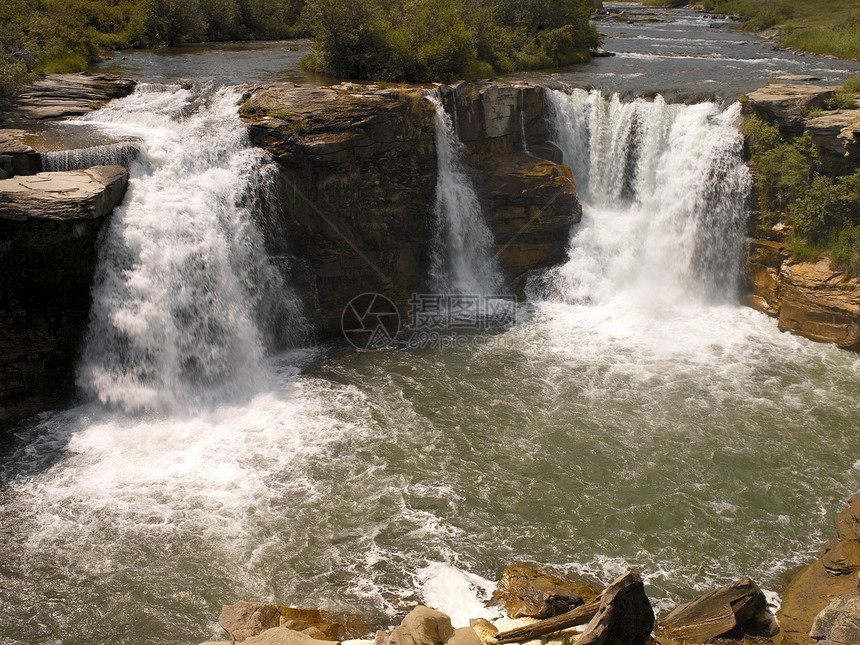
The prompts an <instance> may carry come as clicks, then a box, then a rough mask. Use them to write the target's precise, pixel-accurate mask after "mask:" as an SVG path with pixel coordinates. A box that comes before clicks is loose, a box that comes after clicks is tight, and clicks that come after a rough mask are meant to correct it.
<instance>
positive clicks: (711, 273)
mask: <svg viewBox="0 0 860 645" xmlns="http://www.w3.org/2000/svg"><path fill="white" fill-rule="evenodd" d="M547 96H548V110H549V119H550V123H551V128H552V130H553V133H552V134H553V136H554V139H555V141H556V143H557V145H558V146H559V147H560V148H561V149H562V151H563V153H564V159H565V163H567V164H568V165H569V166H570V167H571V169H572V171H573V175H574V178H575V180H576V184H577V187H578V189H579V195H580V200H581V201H582V204H583V221H582V223H581V224H580V225H579V226H578V227H577V228H576V229H575V231H574V235H573V239H572V242H571V250H570V259H569V261H568V263H567V264H566V265H565V266H564V267H562V268H560V269H558V270H557V271H554V272H553V275H552V276H551V277H550V282H552V283H553V286H552V288H551V290H552V292H553V293H554V297H557V298H561V299H563V300H566V301H568V302H603V303H606V302H610V301H619V302H623V303H625V306H626V305H630V304H631V303H636V304H638V305H642V306H645V307H656V308H659V307H661V306H672V304H673V303H677V302H679V301H685V300H690V299H692V300H694V301H697V302H698V301H706V302H707V301H733V300H736V298H737V288H738V279H739V276H740V275H741V260H742V257H741V254H742V250H743V237H744V234H745V225H746V221H747V217H748V209H747V207H746V199H747V195H748V193H749V189H750V186H751V180H750V176H749V171H748V169H747V168H746V166H745V165H744V162H743V158H742V154H741V153H742V148H743V138H742V136H741V134H740V132H739V131H738V130H737V128H736V127H735V122H736V121H737V119H738V117H739V114H740V106H739V105H738V104H735V105H734V106H732V107H730V108H728V109H727V110H721V109H720V108H719V107H718V106H717V105H716V104H713V103H700V104H696V105H668V104H666V103H665V101H663V99H662V98H660V97H657V99H656V100H654V101H653V102H647V101H644V100H641V99H640V100H636V101H633V102H630V103H622V102H621V101H620V99H619V98H618V96H613V97H612V98H611V99H610V100H608V101H607V100H606V99H604V98H603V97H602V96H601V95H600V93H599V92H597V91H592V92H585V91H583V90H574V91H573V92H572V93H571V94H566V93H564V92H561V91H558V90H555V91H550V92H548V94H547Z"/></svg>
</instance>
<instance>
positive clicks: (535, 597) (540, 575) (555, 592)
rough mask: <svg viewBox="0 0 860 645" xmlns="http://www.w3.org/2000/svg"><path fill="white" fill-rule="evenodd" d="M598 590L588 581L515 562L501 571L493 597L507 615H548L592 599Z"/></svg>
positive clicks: (560, 612) (556, 613) (536, 616)
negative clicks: (557, 574)
mask: <svg viewBox="0 0 860 645" xmlns="http://www.w3.org/2000/svg"><path fill="white" fill-rule="evenodd" d="M598 593H599V591H598V590H597V589H595V588H594V587H593V586H592V585H590V584H588V583H585V582H580V583H576V582H571V581H570V580H565V579H564V578H561V577H559V576H556V575H553V574H551V573H545V572H539V571H536V570H535V569H533V568H531V567H530V566H528V565H526V564H523V563H521V562H518V563H516V564H511V565H509V566H507V567H505V569H504V571H502V576H501V578H500V580H499V585H498V587H497V588H496V590H495V591H494V592H493V601H494V602H495V603H497V604H499V605H501V606H502V607H504V608H505V611H506V612H507V614H508V616H509V617H510V618H523V617H529V618H549V617H551V616H557V615H559V614H563V613H565V612H568V611H570V610H571V609H573V608H574V607H578V606H579V605H582V604H583V603H585V602H590V601H592V600H594V598H596V597H597V595H598Z"/></svg>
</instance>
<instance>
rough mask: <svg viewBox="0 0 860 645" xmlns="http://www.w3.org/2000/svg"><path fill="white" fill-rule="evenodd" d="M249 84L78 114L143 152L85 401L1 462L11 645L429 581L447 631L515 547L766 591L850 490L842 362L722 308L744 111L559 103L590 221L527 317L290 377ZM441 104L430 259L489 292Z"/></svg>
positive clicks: (308, 352) (486, 589)
mask: <svg viewBox="0 0 860 645" xmlns="http://www.w3.org/2000/svg"><path fill="white" fill-rule="evenodd" d="M240 96H241V91H239V90H237V89H224V88H222V89H216V88H212V87H197V88H193V89H182V88H181V87H179V86H176V85H164V86H159V85H149V86H147V85H144V86H142V87H141V88H139V89H138V90H137V91H136V93H135V94H133V95H132V96H130V97H128V98H127V99H123V100H120V101H116V102H114V103H112V104H110V106H109V107H108V108H106V109H104V110H102V111H100V112H96V113H94V114H92V115H91V116H90V117H89V120H90V121H91V122H92V123H94V124H97V125H98V127H101V128H104V129H105V130H106V131H107V132H109V133H110V134H112V135H116V136H117V137H120V138H122V137H128V136H135V137H137V138H139V140H140V154H139V155H138V157H137V159H136V160H135V161H133V162H132V163H131V168H132V180H131V184H130V193H129V195H128V196H127V198H126V200H125V202H124V204H123V206H122V207H121V209H119V210H118V211H117V212H116V213H115V215H114V218H113V222H112V225H111V226H110V228H109V229H107V230H106V231H105V235H104V240H103V242H102V247H101V251H102V256H101V263H100V267H99V272H98V280H97V282H96V284H95V286H94V291H93V296H94V301H95V308H94V311H93V319H92V326H91V334H90V338H89V340H88V343H87V348H86V351H85V354H84V357H83V360H82V362H81V364H80V372H79V380H80V383H81V385H82V387H83V388H84V389H85V391H86V392H88V393H89V396H90V402H89V403H86V404H83V405H81V406H79V407H77V408H75V409H72V410H68V411H64V412H51V413H45V414H42V415H40V416H39V417H37V418H35V419H33V420H32V421H31V422H30V424H29V425H26V426H22V427H21V429H20V431H19V435H20V439H19V441H18V442H17V443H16V444H15V446H14V450H13V451H12V452H11V454H7V455H3V456H2V458H0V504H2V506H0V554H2V556H0V616H3V618H4V620H2V621H0V642H2V643H4V645H5V644H6V643H9V644H10V645H13V644H14V645H18V644H22V645H23V644H27V645H29V644H32V643H65V642H75V643H78V642H81V643H83V642H91V643H113V644H122V643H128V644H139V643H147V644H157V643H164V644H171V645H175V644H179V643H184V644H187V643H199V642H203V641H207V640H220V639H223V638H225V634H224V633H223V631H222V630H221V629H220V628H219V627H218V625H217V619H218V615H219V612H220V608H221V605H222V604H230V603H233V602H236V601H238V600H252V601H276V602H278V603H280V604H284V605H295V606H302V607H320V608H325V609H330V610H340V611H348V612H352V613H358V614H362V615H364V616H366V617H368V618H369V619H370V620H372V621H376V622H378V623H379V624H380V625H386V624H390V623H391V622H393V621H395V620H396V619H397V618H398V617H399V616H401V615H402V614H403V613H404V612H405V611H407V610H408V609H409V608H410V607H411V606H412V605H414V604H415V603H418V602H424V603H428V604H430V605H432V606H434V607H437V608H438V609H441V610H443V611H448V612H450V613H451V615H452V617H453V619H454V622H455V625H458V626H459V625H464V624H468V619H469V618H472V617H476V616H478V615H485V616H489V617H492V616H493V610H491V609H487V608H486V607H484V604H483V601H484V600H485V599H486V598H487V597H488V595H489V594H490V593H491V591H492V589H493V582H492V581H493V580H496V579H497V575H498V573H499V572H500V571H501V569H502V567H504V566H505V565H506V564H509V563H510V562H513V561H516V560H526V561H532V562H537V563H545V564H549V565H552V566H554V567H556V568H558V569H559V570H561V571H563V572H567V573H570V574H581V575H585V576H589V577H592V578H594V579H596V580H598V581H601V582H606V581H607V580H608V579H610V578H612V577H613V576H615V575H617V574H618V573H620V572H622V571H624V570H625V569H626V568H628V567H633V568H636V569H638V570H639V571H640V572H641V573H642V575H643V577H644V579H645V581H646V587H647V591H648V594H649V596H650V598H651V599H652V600H653V602H654V603H655V605H656V606H657V608H658V609H659V610H665V609H666V608H668V607H671V606H673V605H674V604H675V603H677V602H678V601H680V600H686V599H688V598H690V597H692V596H693V595H694V594H696V593H699V592H704V591H707V590H710V589H712V588H713V587H714V586H715V585H718V584H725V583H728V582H730V581H731V580H733V579H736V578H737V577H740V576H743V575H748V576H751V577H752V578H754V579H755V580H756V581H757V582H758V583H759V584H760V585H761V586H763V587H765V588H767V589H771V590H776V589H778V588H779V586H780V584H781V580H782V578H783V576H784V575H785V574H786V572H788V571H790V570H792V569H793V568H794V567H796V566H798V565H800V564H802V563H804V562H807V561H808V560H809V558H810V556H812V555H813V554H814V553H815V552H816V551H817V550H818V549H819V548H820V545H821V544H822V542H823V540H824V539H825V538H826V537H828V536H829V535H830V534H831V533H832V516H833V513H834V512H835V511H836V510H837V509H839V508H840V505H841V500H842V499H844V498H845V497H846V496H847V495H849V494H851V493H853V492H855V491H856V490H857V489H860V462H858V461H857V457H856V456H857V455H858V454H860V436H858V433H857V432H856V428H857V427H858V425H860V410H858V407H857V403H856V402H857V400H858V399H860V358H858V357H857V356H856V355H855V354H850V353H847V352H841V351H839V350H837V349H835V348H834V347H830V346H826V345H818V344H815V343H811V342H809V341H806V340H803V339H800V338H797V337H794V336H791V335H787V334H781V333H779V332H778V331H777V328H776V325H775V323H774V322H773V321H772V320H771V319H769V318H767V317H765V316H763V315H761V314H758V313H756V312H754V311H752V310H750V309H745V308H742V307H740V306H738V305H737V304H736V300H735V298H734V294H735V292H736V287H737V284H736V275H737V267H738V263H739V261H740V254H741V252H742V251H741V240H742V229H743V219H744V200H745V198H746V193H747V190H748V182H749V178H748V176H747V174H746V170H745V168H744V167H743V164H742V163H741V159H740V149H739V145H740V137H739V134H738V132H737V130H736V128H735V127H734V120H735V117H736V112H737V108H736V107H730V108H727V109H721V108H720V107H719V106H717V105H715V104H711V103H702V104H697V105H686V106H684V105H669V104H666V103H665V102H663V101H662V100H661V99H659V98H658V99H657V100H655V101H651V102H645V101H635V102H632V103H623V102H621V101H619V100H618V99H612V100H610V101H607V100H605V99H603V98H601V97H600V96H598V95H596V94H589V93H586V92H579V91H576V92H573V93H572V94H570V95H567V94H561V93H559V94H551V95H550V97H551V98H550V101H551V105H550V109H551V114H550V117H551V120H552V124H553V136H554V138H555V140H556V142H557V143H558V145H559V146H560V147H561V148H562V150H563V151H564V154H565V158H566V160H567V163H569V164H570V165H571V167H572V168H573V172H574V175H575V177H576V180H577V184H578V186H579V192H580V198H581V201H582V202H583V205H584V218H583V221H582V222H581V223H580V224H578V225H576V226H575V227H574V228H573V230H572V231H571V250H570V259H569V261H568V262H567V263H566V264H565V265H564V266H562V267H558V268H556V269H555V270H553V271H551V272H550V273H549V274H548V275H547V276H546V278H545V279H544V280H543V281H542V283H541V284H539V285H538V284H536V285H534V286H535V292H536V294H539V295H536V297H535V298H534V302H533V303H532V307H531V308H532V309H533V313H532V314H531V316H530V317H529V318H528V319H527V320H525V321H523V322H521V323H520V324H518V325H516V326H514V327H513V328H511V329H506V330H503V331H498V332H497V333H492V334H476V335H475V336H474V337H473V338H472V337H470V342H469V343H467V344H465V345H456V346H450V347H444V348H441V349H430V348H419V349H389V350H385V351H379V352H364V353H359V354H358V355H357V356H355V357H353V358H351V360H348V361H342V360H331V361H328V360H317V361H315V362H314V365H313V369H308V370H305V371H304V372H303V371H302V368H303V366H304V365H307V363H308V362H309V357H315V358H316V357H319V356H320V353H321V352H323V351H324V350H322V349H301V345H302V344H303V340H302V339H304V338H306V327H305V323H304V322H303V321H304V316H303V315H302V311H301V307H300V306H299V304H298V301H297V299H296V298H295V296H294V294H293V293H292V291H291V289H290V284H289V279H288V278H285V277H284V276H283V273H282V272H280V271H278V270H277V267H276V265H275V263H274V261H273V260H272V259H271V258H269V257H267V255H266V253H265V246H264V244H263V235H262V234H261V228H260V226H261V225H262V224H261V222H262V223H263V224H264V223H265V219H266V210H267V208H268V206H267V204H266V201H267V200H266V195H267V192H268V190H269V189H270V188H271V186H272V184H271V183H270V182H271V181H273V180H274V177H273V176H272V173H271V169H270V165H269V161H268V159H267V157H266V156H265V155H263V154H262V153H261V152H259V151H258V150H255V149H254V148H252V147H251V146H250V144H249V143H248V141H247V138H246V135H245V130H244V128H243V127H242V125H241V122H240V120H239V118H238V116H237V109H238V106H237V103H238V101H239V98H240ZM436 117H437V146H438V148H439V154H440V163H439V170H440V173H439V175H440V179H439V192H438V201H437V205H438V211H437V212H438V213H439V216H440V223H441V224H440V226H439V227H438V229H439V230H440V231H441V232H443V233H444V235H440V237H439V240H438V241H439V246H437V248H436V250H437V251H438V252H439V254H438V255H437V256H435V257H436V260H435V262H434V265H433V270H434V276H437V277H438V279H439V285H438V286H439V288H440V289H443V288H444V289H450V290H452V291H453V292H462V293H469V292H473V293H478V294H486V293H493V291H494V290H495V289H496V288H497V287H498V282H497V280H498V278H497V277H496V276H497V275H498V274H497V273H496V270H495V268H494V264H493V261H492V257H493V256H492V253H490V249H491V248H492V245H491V239H490V237H489V235H488V232H486V231H485V229H486V226H484V228H483V229H482V228H481V226H479V224H483V221H482V219H481V216H480V215H481V214H480V209H479V208H478V207H477V204H476V203H475V200H474V191H473V190H470V189H469V187H468V182H467V181H466V176H467V175H466V172H465V170H464V168H463V165H462V158H461V157H460V154H461V153H460V152H458V151H459V147H458V142H457V141H456V139H455V138H453V137H452V135H451V133H452V128H451V123H450V119H449V118H448V117H447V115H446V114H445V113H444V110H441V111H440V110H439V106H438V104H437V114H436ZM473 205H474V208H473ZM449 240H450V241H453V242H455V243H457V244H459V245H460V247H459V248H458V250H456V252H454V251H453V250H452V249H454V248H457V247H456V245H455V246H453V247H452V246H445V245H446V244H447V243H448V241H449ZM441 251H444V253H442V252H441ZM464 258H468V260H465V259H464ZM460 260H463V261H462V262H461V261H460ZM538 287H540V289H538ZM290 346H292V347H293V348H292V349H288V350H287V351H285V352H282V351H280V349H281V348H283V347H287V348H289V347H290ZM315 352H316V354H314V353H315ZM323 358H325V356H324V355H323Z"/></svg>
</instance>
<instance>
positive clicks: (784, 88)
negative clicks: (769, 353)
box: [745, 84, 860, 351]
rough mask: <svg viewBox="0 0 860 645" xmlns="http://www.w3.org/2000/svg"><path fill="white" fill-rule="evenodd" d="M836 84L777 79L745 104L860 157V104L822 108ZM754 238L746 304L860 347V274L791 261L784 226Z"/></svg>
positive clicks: (796, 328)
mask: <svg viewBox="0 0 860 645" xmlns="http://www.w3.org/2000/svg"><path fill="white" fill-rule="evenodd" d="M834 90H835V88H832V87H825V88H822V87H818V86H813V85H794V84H776V85H770V86H768V87H765V88H762V89H761V90H758V91H757V92H753V93H751V94H750V95H749V100H748V101H747V103H746V106H745V109H746V110H748V111H752V112H754V113H757V114H761V115H766V116H767V117H769V118H771V119H773V120H774V122H775V123H777V124H778V125H779V127H780V129H781V130H782V131H783V132H787V133H794V134H799V133H802V132H808V133H809V135H810V137H811V138H812V140H813V142H814V143H815V144H816V145H817V146H818V147H819V149H820V151H821V152H822V154H824V155H831V156H835V157H837V158H839V159H843V160H848V161H849V162H850V161H852V160H853V161H855V162H860V157H858V156H857V141H858V140H860V107H858V108H857V109H840V110H832V111H831V110H828V111H826V112H824V111H822V110H821V108H823V107H825V106H826V105H827V102H828V100H829V99H830V98H831V96H832V95H833V92H834ZM757 235H758V237H757V238H756V239H752V240H750V241H749V242H748V255H747V258H748V260H747V286H748V294H747V296H746V304H747V305H749V306H750V307H752V308H753V309H757V310H759V311H763V312H765V313H767V314H769V315H771V316H774V317H776V318H777V319H778V320H779V328H780V329H781V330H783V331H789V332H791V333H794V334H798V335H800V336H804V337H806V338H809V339H811V340H815V341H819V342H826V343H834V344H835V345H837V346H839V347H842V348H844V349H850V350H854V351H860V279H858V278H856V277H852V276H850V275H847V274H845V273H844V272H841V271H835V270H833V269H832V268H831V266H830V259H829V258H828V257H827V256H823V257H821V258H819V259H817V260H815V261H811V262H802V261H799V260H796V259H792V257H791V253H790V251H789V250H788V249H787V248H786V247H785V245H784V244H783V243H782V239H783V238H784V236H785V232H784V231H783V230H781V227H780V226H777V228H776V229H774V230H762V229H761V228H759V229H758V230H757Z"/></svg>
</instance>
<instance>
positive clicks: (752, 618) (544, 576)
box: [204, 494, 860, 645]
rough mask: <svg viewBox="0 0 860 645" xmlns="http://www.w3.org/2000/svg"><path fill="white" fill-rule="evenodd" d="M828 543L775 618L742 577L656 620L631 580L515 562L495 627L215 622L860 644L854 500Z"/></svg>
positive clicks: (230, 627) (323, 637)
mask: <svg viewBox="0 0 860 645" xmlns="http://www.w3.org/2000/svg"><path fill="white" fill-rule="evenodd" d="M835 526H836V537H835V538H834V539H832V540H831V541H830V542H828V543H827V545H826V546H825V547H824V549H823V551H822V553H821V555H820V557H819V558H818V559H817V560H816V561H815V562H814V563H813V564H811V565H810V566H809V567H807V568H806V569H804V570H802V571H800V572H799V573H798V574H796V575H795V576H794V578H793V579H792V580H791V582H790V583H789V585H788V587H787V589H786V591H785V594H784V600H783V602H782V604H781V606H780V608H779V611H778V612H777V614H776V615H774V614H773V613H772V607H771V606H770V605H769V604H768V599H767V597H766V596H765V594H764V593H763V592H762V590H761V589H760V588H759V587H758V585H757V584H756V583H755V582H753V581H752V580H750V579H749V578H742V579H740V580H736V581H734V582H732V583H731V584H729V585H726V586H724V587H720V588H718V589H714V590H712V591H709V592H708V593H705V594H702V595H701V596H698V597H696V598H693V599H690V600H689V601H687V602H684V603H681V604H680V605H678V606H677V607H675V608H674V609H673V610H672V611H670V612H668V613H666V614H665V615H663V616H662V617H659V619H658V618H655V612H654V609H653V608H652V605H651V603H650V601H649V599H648V597H647V595H646V593H645V587H644V584H643V582H642V579H641V577H640V576H639V575H638V574H637V573H636V572H634V571H628V572H627V573H625V574H624V575H623V576H621V577H619V578H617V579H616V580H614V581H612V582H610V583H609V584H608V585H607V586H606V587H605V588H602V587H601V586H600V585H599V584H597V583H596V582H594V581H587V580H579V579H569V578H565V577H564V576H561V575H558V574H557V573H554V572H552V571H548V570H542V569H539V568H535V567H533V566H531V565H528V564H524V563H515V564H512V565H510V566H508V567H506V568H505V569H504V571H502V573H501V576H500V578H499V581H498V583H497V584H496V586H495V591H494V592H493V595H492V598H491V599H490V600H489V601H488V603H487V605H488V607H489V608H492V611H493V612H494V613H495V615H497V616H500V617H499V618H497V619H494V620H492V621H491V620H488V619H487V618H483V617H482V618H473V619H471V620H470V621H469V625H468V626H463V627H460V628H458V629H455V628H454V626H453V624H452V622H451V618H450V617H449V616H447V615H445V614H443V613H441V612H439V611H436V610H434V609H431V608H428V607H425V606H418V607H415V608H414V609H412V610H411V611H410V612H409V613H408V614H407V615H406V616H405V618H403V619H402V621H401V622H400V623H399V624H398V625H397V626H394V627H391V626H374V625H372V624H371V623H370V622H368V621H366V620H364V619H362V618H361V617H360V616H354V615H345V614H337V613H333V612H325V611H320V610H316V609H300V608H296V607H284V606H280V605H274V604H267V603H253V602H245V601H242V602H238V603H236V604H233V605H225V606H224V607H223V609H222V612H221V615H220V618H219V623H220V625H221V627H222V628H223V629H224V632H225V634H226V635H227V636H228V637H229V639H230V640H222V641H217V642H209V643H205V644H204V645H216V643H218V644H220V643H224V644H226V643H237V642H244V643H249V644H255V645H332V644H333V643H341V642H348V643H350V645H505V644H507V643H527V644H528V645H598V644H599V645H610V644H611V645H704V644H706V643H709V644H716V645H857V643H860V626H858V617H860V594H858V575H857V574H858V571H860V494H857V495H854V496H853V497H852V498H851V499H850V500H849V501H848V508H846V509H845V510H843V511H842V512H840V513H839V514H838V515H837V516H836V520H835Z"/></svg>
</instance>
